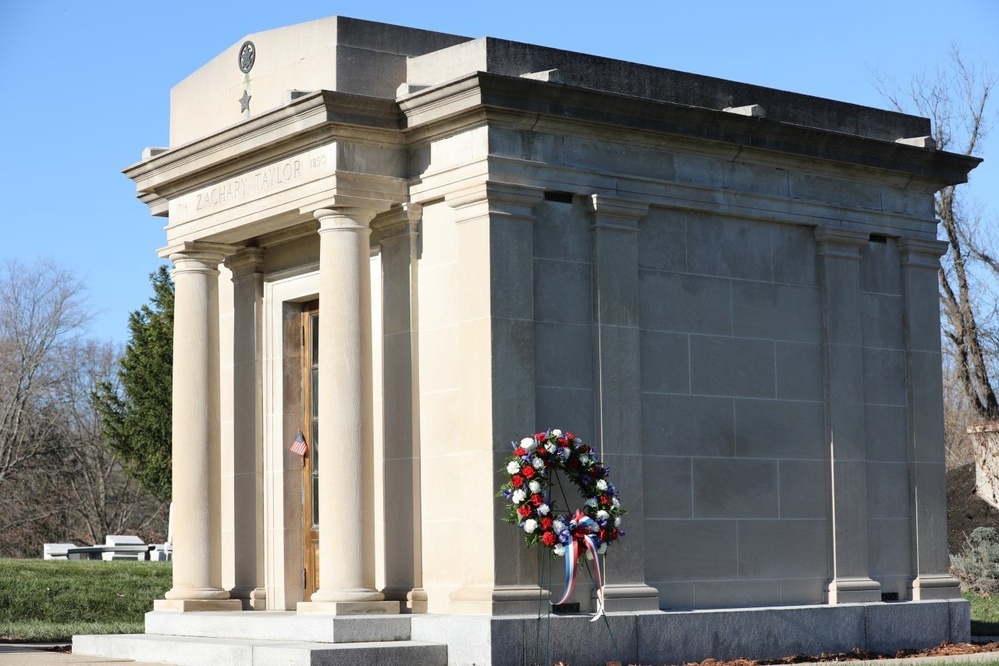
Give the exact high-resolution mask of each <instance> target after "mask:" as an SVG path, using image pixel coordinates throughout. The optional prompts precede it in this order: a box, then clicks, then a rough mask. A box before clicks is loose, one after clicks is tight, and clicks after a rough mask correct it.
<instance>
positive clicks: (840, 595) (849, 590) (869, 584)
mask: <svg viewBox="0 0 999 666" xmlns="http://www.w3.org/2000/svg"><path fill="white" fill-rule="evenodd" d="M827 589H828V592H829V603H830V604H862V603H869V602H872V601H881V583H879V582H877V581H874V580H871V579H870V578H834V579H833V580H832V581H831V582H830V583H829V587H828V588H827Z"/></svg>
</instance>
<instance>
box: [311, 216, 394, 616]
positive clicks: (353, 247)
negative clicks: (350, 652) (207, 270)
mask: <svg viewBox="0 0 999 666" xmlns="http://www.w3.org/2000/svg"><path fill="white" fill-rule="evenodd" d="M374 215H375V211H374V210H371V209H367V208H360V207H352V206H350V207H348V206H344V207H337V208H333V209H321V210H318V211H316V213H315V216H316V219H317V220H319V225H320V226H319V395H318V396H317V398H318V400H319V450H320V454H319V455H320V462H319V499H320V503H321V504H320V510H319V580H320V587H319V589H318V590H316V591H315V593H313V595H312V603H303V604H300V605H299V611H300V612H308V613H328V614H350V613H371V612H398V607H399V604H398V602H385V601H383V599H384V595H382V594H381V593H380V592H378V591H376V590H375V589H374V586H375V557H374V555H375V539H374V450H373V446H374V445H373V425H372V378H371V276H370V273H369V271H370V246H369V240H368V237H369V236H370V234H371V229H370V228H369V226H368V225H369V223H370V222H371V220H372V218H374Z"/></svg>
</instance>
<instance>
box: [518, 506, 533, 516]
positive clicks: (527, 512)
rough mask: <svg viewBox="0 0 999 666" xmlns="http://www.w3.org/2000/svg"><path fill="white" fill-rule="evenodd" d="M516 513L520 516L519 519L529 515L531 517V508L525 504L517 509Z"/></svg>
mask: <svg viewBox="0 0 999 666" xmlns="http://www.w3.org/2000/svg"><path fill="white" fill-rule="evenodd" d="M517 513H519V514H520V517H521V518H527V517H528V516H529V515H531V507H529V506H527V505H526V504H525V505H524V506H521V507H517Z"/></svg>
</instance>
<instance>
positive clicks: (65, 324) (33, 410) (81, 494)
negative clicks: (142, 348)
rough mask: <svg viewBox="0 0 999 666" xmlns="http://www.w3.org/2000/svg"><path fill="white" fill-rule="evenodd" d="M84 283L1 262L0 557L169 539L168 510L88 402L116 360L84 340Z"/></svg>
mask: <svg viewBox="0 0 999 666" xmlns="http://www.w3.org/2000/svg"><path fill="white" fill-rule="evenodd" d="M85 305H86V301H85V297H84V290H83V287H82V284H81V283H80V281H79V280H78V279H76V278H75V277H74V276H73V275H72V274H71V273H70V272H69V271H67V270H64V269H61V268H59V267H56V266H55V265H53V264H52V263H50V262H40V263H36V264H31V265H25V264H23V263H20V262H17V261H8V262H5V263H0V553H2V554H3V555H4V556H15V557H31V556H35V557H37V556H38V555H40V554H41V544H42V543H44V542H46V541H73V542H76V543H99V542H102V541H103V540H104V537H105V536H106V535H107V534H121V533H126V534H135V533H139V534H140V535H142V536H144V537H146V538H147V540H149V539H150V538H156V537H160V538H161V537H162V535H163V532H164V531H165V527H166V506H165V504H164V503H163V502H161V501H159V500H157V499H156V498H154V497H153V496H151V495H149V494H148V493H146V492H144V491H142V490H141V489H140V488H139V487H138V485H137V484H136V483H135V482H134V481H132V480H131V479H130V478H129V477H128V476H127V475H126V474H125V473H124V470H123V469H122V467H121V465H120V464H119V462H118V461H117V460H116V459H115V457H114V455H113V454H112V452H111V451H110V449H109V448H108V447H107V443H106V441H105V440H104V438H103V436H102V434H101V430H100V420H99V417H98V414H97V412H96V411H95V408H94V405H93V402H92V400H91V396H92V394H93V391H94V390H95V388H96V387H97V385H98V384H99V383H102V382H103V383H107V382H115V381H116V377H117V374H118V361H119V356H120V355H119V354H118V352H117V350H116V349H115V348H114V346H112V345H111V344H109V343H100V342H96V341H93V340H89V339H86V338H84V337H83V335H82V334H83V330H84V325H85V323H86V321H87V312H86V310H85Z"/></svg>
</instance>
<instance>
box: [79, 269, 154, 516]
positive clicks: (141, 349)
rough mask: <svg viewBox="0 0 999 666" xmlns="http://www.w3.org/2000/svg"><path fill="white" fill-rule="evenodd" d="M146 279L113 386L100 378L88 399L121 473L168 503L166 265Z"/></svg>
mask: <svg viewBox="0 0 999 666" xmlns="http://www.w3.org/2000/svg"><path fill="white" fill-rule="evenodd" d="M149 278H150V281H151V282H152V285H153V296H152V298H150V300H149V303H148V304H146V305H143V306H142V307H141V308H140V309H138V310H136V311H134V312H132V314H131V315H129V318H128V328H129V332H130V340H129V342H128V344H127V345H126V347H125V353H124V355H123V356H122V358H121V362H120V367H119V370H118V380H119V386H115V385H113V384H112V383H111V382H101V383H100V384H99V385H98V387H97V390H96V391H95V392H94V394H93V401H94V407H95V408H96V410H97V412H98V414H99V415H100V420H101V429H102V431H103V434H104V437H105V438H106V439H107V442H108V445H109V446H110V447H111V450H112V451H114V453H115V455H116V456H117V457H118V459H119V460H120V461H121V463H122V465H123V466H124V468H125V471H126V472H127V473H128V474H129V476H131V477H132V478H133V479H135V480H136V481H138V483H139V484H140V485H141V486H142V487H143V488H145V489H146V490H148V491H149V492H150V493H152V494H153V495H155V496H157V497H159V498H160V499H162V500H167V501H169V500H170V491H171V432H172V427H171V411H172V401H173V390H172V387H173V375H172V371H173V303H174V289H173V281H172V280H171V279H170V272H169V270H168V269H167V267H166V266H160V267H159V269H158V270H157V271H156V272H154V273H152V274H151V275H150V276H149Z"/></svg>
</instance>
